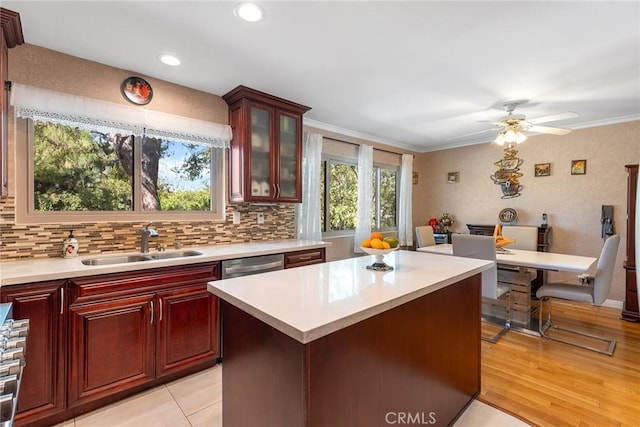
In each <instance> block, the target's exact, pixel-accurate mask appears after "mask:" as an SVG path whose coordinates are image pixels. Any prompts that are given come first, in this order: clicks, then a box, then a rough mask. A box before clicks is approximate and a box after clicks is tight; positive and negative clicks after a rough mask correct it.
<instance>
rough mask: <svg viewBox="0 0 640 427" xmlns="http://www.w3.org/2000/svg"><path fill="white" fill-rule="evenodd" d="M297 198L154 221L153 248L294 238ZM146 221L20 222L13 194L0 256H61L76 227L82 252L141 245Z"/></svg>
mask: <svg viewBox="0 0 640 427" xmlns="http://www.w3.org/2000/svg"><path fill="white" fill-rule="evenodd" d="M295 206H296V205H294V204H279V205H274V206H255V205H250V204H241V205H232V206H228V207H227V210H226V221H225V222H224V223H221V222H208V221H154V223H153V224H154V228H155V229H156V230H157V231H158V237H155V238H153V239H151V241H150V243H149V248H150V249H151V250H152V251H154V250H156V248H157V247H158V246H159V245H163V246H165V247H166V248H167V249H172V248H174V247H175V245H176V243H179V244H180V245H181V246H182V247H185V248H186V247H193V246H206V245H217V244H228V243H246V242H255V241H268V240H281V239H293V238H295V236H296V226H295ZM234 211H237V212H240V217H241V221H240V224H238V225H234V224H233V222H232V215H233V212H234ZM258 212H262V213H263V214H264V217H265V221H264V224H260V225H258V224H257V221H256V215H257V213H258ZM144 225H145V224H144V223H142V222H96V223H87V222H84V223H79V224H29V225H20V224H15V215H14V199H13V198H12V197H7V198H3V199H1V200H0V262H3V261H5V262H6V261H17V260H25V259H29V258H33V259H36V258H49V257H61V256H62V244H63V242H64V240H65V239H66V238H67V236H68V235H69V230H71V229H73V234H74V236H75V237H76V239H78V242H79V246H80V251H79V253H78V255H79V256H83V255H91V254H101V253H109V252H132V251H139V250H140V230H141V229H142V227H143V226H144Z"/></svg>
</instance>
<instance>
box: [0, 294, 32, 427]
mask: <svg viewBox="0 0 640 427" xmlns="http://www.w3.org/2000/svg"><path fill="white" fill-rule="evenodd" d="M11 317H12V316H11V303H6V304H0V427H11V426H13V420H14V418H15V415H16V408H17V406H18V394H19V392H20V380H21V378H22V371H23V369H24V366H25V352H26V348H27V333H28V332H29V320H13V319H12V318H11Z"/></svg>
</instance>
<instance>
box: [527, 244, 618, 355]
mask: <svg viewBox="0 0 640 427" xmlns="http://www.w3.org/2000/svg"><path fill="white" fill-rule="evenodd" d="M619 245H620V236H618V235H613V236H610V237H609V238H608V239H607V240H606V241H605V242H604V246H603V247H602V252H601V253H600V257H599V258H598V264H597V265H596V273H595V276H594V277H593V284H591V283H589V284H586V285H579V284H570V283H548V284H546V285H543V286H541V287H540V289H538V291H537V292H536V296H537V297H538V298H539V299H540V313H539V315H538V317H539V331H540V335H541V336H543V337H544V338H547V339H550V340H554V341H560V342H563V343H565V344H571V345H574V346H577V347H581V348H584V349H587V350H592V351H596V352H598V353H603V354H607V355H609V356H613V350H614V349H615V347H616V340H614V339H610V338H604V337H601V336H597V335H593V334H589V333H587V332H583V331H578V330H575V329H568V328H563V327H560V326H558V325H556V324H555V323H553V320H552V319H551V305H552V302H551V299H552V298H557V299H562V300H566V301H577V302H587V303H591V304H593V305H595V306H597V307H599V306H600V305H602V303H603V302H604V301H605V300H606V299H607V297H608V296H609V291H610V290H611V281H612V278H613V269H614V266H615V262H616V256H617V254H618V246H619ZM545 302H548V310H547V311H548V313H547V319H546V321H545V322H544V324H543V311H544V310H543V309H544V305H545ZM549 328H553V329H556V330H559V331H563V332H565V333H568V334H576V335H581V336H584V337H588V338H591V339H595V340H600V341H604V342H606V343H608V347H607V350H602V349H599V348H596V347H591V346H589V345H586V344H582V343H579V342H577V341H571V340H568V339H564V338H560V337H554V336H550V335H548V334H547V331H548V330H549Z"/></svg>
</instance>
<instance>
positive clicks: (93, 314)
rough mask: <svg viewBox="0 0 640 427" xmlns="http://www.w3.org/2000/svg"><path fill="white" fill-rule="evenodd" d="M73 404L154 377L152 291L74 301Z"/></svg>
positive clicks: (71, 352)
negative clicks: (102, 299) (89, 301)
mask: <svg viewBox="0 0 640 427" xmlns="http://www.w3.org/2000/svg"><path fill="white" fill-rule="evenodd" d="M69 313H70V314H69V316H70V318H69V329H70V355H69V356H70V362H69V366H70V372H69V406H70V407H72V406H75V405H79V404H82V403H85V402H88V401H91V400H95V399H99V398H101V397H105V396H109V395H111V394H114V393H117V392H119V391H123V390H127V389H129V388H132V387H135V386H138V385H141V384H144V383H146V382H148V381H151V380H153V378H154V351H153V349H154V337H153V335H154V334H153V331H154V323H155V318H154V317H155V316H156V315H155V313H154V302H153V294H147V295H138V296H132V297H126V298H121V299H116V300H107V301H100V302H95V303H89V304H80V305H71V306H70V308H69Z"/></svg>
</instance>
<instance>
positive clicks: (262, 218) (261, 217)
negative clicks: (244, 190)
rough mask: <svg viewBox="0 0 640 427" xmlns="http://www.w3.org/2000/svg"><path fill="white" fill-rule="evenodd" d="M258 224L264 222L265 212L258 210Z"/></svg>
mask: <svg viewBox="0 0 640 427" xmlns="http://www.w3.org/2000/svg"><path fill="white" fill-rule="evenodd" d="M258 224H264V213H262V212H258Z"/></svg>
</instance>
